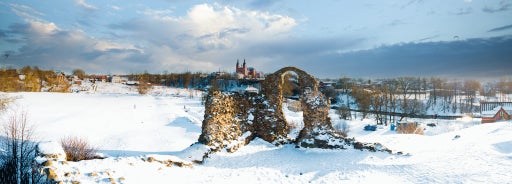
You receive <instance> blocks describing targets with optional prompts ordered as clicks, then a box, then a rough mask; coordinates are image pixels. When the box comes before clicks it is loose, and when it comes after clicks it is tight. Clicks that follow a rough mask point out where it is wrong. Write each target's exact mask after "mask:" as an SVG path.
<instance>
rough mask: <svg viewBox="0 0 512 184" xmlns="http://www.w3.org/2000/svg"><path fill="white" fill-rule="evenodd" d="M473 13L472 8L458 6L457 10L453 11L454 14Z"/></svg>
mask: <svg viewBox="0 0 512 184" xmlns="http://www.w3.org/2000/svg"><path fill="white" fill-rule="evenodd" d="M471 13H473V8H471V7H468V8H459V10H458V11H457V12H456V13H455V15H467V14H471Z"/></svg>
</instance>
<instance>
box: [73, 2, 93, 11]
mask: <svg viewBox="0 0 512 184" xmlns="http://www.w3.org/2000/svg"><path fill="white" fill-rule="evenodd" d="M76 4H77V5H78V6H80V7H82V8H85V9H88V10H97V9H98V8H96V7H95V6H93V5H90V4H87V2H85V0H76Z"/></svg>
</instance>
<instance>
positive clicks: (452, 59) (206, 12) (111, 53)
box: [0, 0, 512, 78]
mask: <svg viewBox="0 0 512 184" xmlns="http://www.w3.org/2000/svg"><path fill="white" fill-rule="evenodd" d="M511 17H512V0H429V1H426V0H387V1H382V0H364V1H348V0H319V1H307V0H219V1H209V0H203V1H198V0H151V1H145V0H124V1H121V0H49V1H32V0H0V53H2V58H0V65H1V66H2V67H14V68H20V67H23V66H26V65H30V66H38V67H40V68H45V69H53V70H56V71H64V72H71V71H72V70H73V69H83V70H85V71H86V72H87V73H95V74H129V73H140V72H144V71H147V72H149V73H163V72H169V73H171V72H180V73H181V72H186V71H190V72H214V71H225V72H234V71H235V64H236V61H237V59H239V60H240V62H242V61H243V60H245V61H246V62H247V65H248V66H251V67H254V68H256V70H257V71H262V72H264V73H271V72H274V71H276V70H278V69H280V68H282V67H285V66H296V67H299V68H301V69H303V70H305V71H306V72H308V73H310V74H312V75H314V76H316V77H319V78H339V77H343V76H348V77H371V78H386V77H399V76H423V77H431V76H446V77H459V78H460V77H470V78H492V77H504V76H512V18H511Z"/></svg>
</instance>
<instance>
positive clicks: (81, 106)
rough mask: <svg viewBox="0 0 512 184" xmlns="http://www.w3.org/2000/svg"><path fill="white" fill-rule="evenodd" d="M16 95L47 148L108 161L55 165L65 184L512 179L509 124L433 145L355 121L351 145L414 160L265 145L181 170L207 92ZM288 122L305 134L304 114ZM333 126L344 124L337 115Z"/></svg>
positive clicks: (290, 115)
mask: <svg viewBox="0 0 512 184" xmlns="http://www.w3.org/2000/svg"><path fill="white" fill-rule="evenodd" d="M8 95H10V96H19V97H20V98H19V99H18V100H16V102H15V104H13V105H11V106H10V107H11V109H17V110H24V111H26V112H27V113H28V117H29V119H30V121H31V122H32V123H34V124H36V126H37V129H36V131H37V133H38V134H37V135H38V137H39V139H40V141H59V140H60V139H61V138H63V137H65V136H68V135H78V136H81V137H84V138H86V139H88V140H89V141H90V142H91V143H92V144H93V145H95V146H97V147H99V150H100V152H101V153H103V154H105V155H107V157H108V158H106V159H103V160H89V161H80V162H67V163H59V164H57V165H55V167H56V172H57V174H58V177H59V180H61V181H64V182H69V183H70V182H72V181H80V182H81V183H111V182H112V181H114V182H116V183H391V182H393V183H507V182H510V181H511V180H510V178H512V173H511V172H510V169H511V168H512V122H510V121H509V122H500V123H493V124H484V125H479V124H476V123H475V122H474V121H470V122H467V121H463V120H460V121H456V120H454V121H447V120H445V121H442V122H436V123H438V125H440V126H438V127H436V128H430V127H427V128H426V129H425V133H426V135H424V136H423V135H402V134H396V132H394V131H390V130H389V127H382V128H380V129H377V131H375V132H367V131H363V130H362V129H363V126H364V125H365V124H366V123H372V121H373V120H369V119H367V120H364V121H358V120H357V121H349V122H347V123H348V124H349V125H350V128H351V129H350V132H349V136H350V137H355V138H356V139H357V140H359V141H364V142H380V143H382V144H383V145H385V146H386V147H388V148H390V149H392V150H396V151H402V152H404V153H408V154H409V155H408V156H405V155H397V154H388V153H383V152H378V153H375V152H368V151H359V150H354V149H347V150H322V149H296V148H295V146H294V145H285V146H280V147H275V146H274V145H272V144H269V143H267V142H265V141H263V140H259V139H257V140H255V141H252V142H251V143H250V144H249V145H247V146H245V147H242V148H240V149H239V150H238V151H236V152H235V153H225V152H221V153H216V154H213V155H211V156H210V158H207V159H206V160H205V162H204V163H203V164H192V166H191V167H188V166H187V165H186V166H185V167H178V166H176V165H168V164H165V163H164V161H165V160H173V161H176V160H180V161H183V162H184V163H187V164H188V162H187V161H186V160H187V158H186V157H187V156H186V154H185V153H184V152H183V150H185V149H186V148H188V147H189V146H190V145H191V144H193V143H194V142H196V141H197V138H198V137H199V135H200V133H201V122H202V119H203V115H204V114H203V113H204V106H203V105H201V101H200V100H201V97H200V92H196V91H187V90H183V89H172V88H162V87H161V88H157V89H154V90H153V91H152V92H151V93H150V95H144V96H140V95H138V94H136V93H135V91H134V90H133V89H131V88H125V87H124V86H113V85H112V86H108V85H107V86H98V87H97V90H96V91H95V92H94V93H71V94H62V93H10V94H8ZM285 114H286V116H287V119H288V120H290V121H293V122H295V123H297V124H299V125H298V126H301V125H300V123H301V122H300V121H302V118H301V116H302V113H295V112H292V111H286V110H285ZM331 119H332V120H333V121H334V124H337V123H340V120H339V119H338V118H337V117H336V114H335V113H334V112H331ZM425 123H426V122H425ZM443 127H444V128H443ZM296 133H297V132H293V131H292V135H290V136H293V134H296ZM456 137H458V138H456ZM187 151H190V150H187ZM150 157H151V158H152V159H149V158H150ZM153 159H154V161H153Z"/></svg>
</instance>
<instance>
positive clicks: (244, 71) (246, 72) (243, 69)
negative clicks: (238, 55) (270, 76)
mask: <svg viewBox="0 0 512 184" xmlns="http://www.w3.org/2000/svg"><path fill="white" fill-rule="evenodd" d="M236 74H237V77H238V78H239V79H246V78H250V79H256V78H263V73H262V72H257V71H256V69H254V68H253V67H247V64H246V63H245V59H244V63H243V64H242V66H240V62H239V60H238V59H237V60H236Z"/></svg>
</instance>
